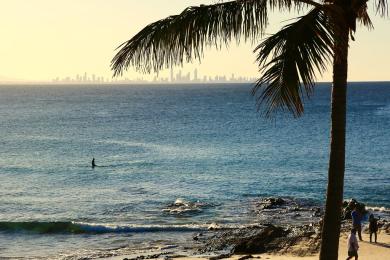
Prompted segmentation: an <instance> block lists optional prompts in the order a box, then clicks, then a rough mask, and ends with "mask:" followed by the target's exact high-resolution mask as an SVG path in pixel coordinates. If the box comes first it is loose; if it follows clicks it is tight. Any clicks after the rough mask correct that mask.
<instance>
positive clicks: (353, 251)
mask: <svg viewBox="0 0 390 260" xmlns="http://www.w3.org/2000/svg"><path fill="white" fill-rule="evenodd" d="M358 249H359V244H358V241H357V239H356V229H354V228H353V229H352V230H351V234H349V236H348V257H347V260H349V259H351V258H352V257H355V260H357V259H358Z"/></svg>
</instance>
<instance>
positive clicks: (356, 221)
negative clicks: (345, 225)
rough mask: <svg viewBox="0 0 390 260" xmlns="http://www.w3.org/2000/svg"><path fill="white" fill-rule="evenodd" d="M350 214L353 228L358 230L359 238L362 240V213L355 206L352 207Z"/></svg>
mask: <svg viewBox="0 0 390 260" xmlns="http://www.w3.org/2000/svg"><path fill="white" fill-rule="evenodd" d="M351 216H352V225H353V228H354V229H355V230H356V231H357V232H358V235H359V240H360V241H363V239H362V215H361V213H360V212H359V211H358V210H357V207H355V208H354V209H353V211H352V212H351Z"/></svg>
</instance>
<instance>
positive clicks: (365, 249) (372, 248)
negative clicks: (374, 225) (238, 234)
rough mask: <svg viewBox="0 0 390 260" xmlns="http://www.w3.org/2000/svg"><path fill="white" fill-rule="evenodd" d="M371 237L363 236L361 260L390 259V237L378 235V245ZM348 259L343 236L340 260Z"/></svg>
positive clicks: (281, 258)
mask: <svg viewBox="0 0 390 260" xmlns="http://www.w3.org/2000/svg"><path fill="white" fill-rule="evenodd" d="M368 241H370V238H369V235H368V234H363V241H362V242H360V243H359V246H360V248H359V259H369V260H379V259H381V260H385V259H390V235H387V234H378V243H376V244H375V243H370V242H368ZM241 257H242V256H233V257H232V259H235V260H236V259H239V258H241ZM254 257H261V258H260V259H271V260H295V259H307V260H314V259H318V255H314V256H307V257H298V256H291V255H269V254H261V255H254ZM346 258H347V234H345V233H344V234H343V235H342V237H341V238H340V248H339V259H346Z"/></svg>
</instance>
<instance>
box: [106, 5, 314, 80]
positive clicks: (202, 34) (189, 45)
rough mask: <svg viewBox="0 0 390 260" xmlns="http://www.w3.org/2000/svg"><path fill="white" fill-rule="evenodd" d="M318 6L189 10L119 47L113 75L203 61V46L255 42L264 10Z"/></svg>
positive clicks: (263, 24) (264, 19) (265, 17)
mask: <svg viewBox="0 0 390 260" xmlns="http://www.w3.org/2000/svg"><path fill="white" fill-rule="evenodd" d="M308 4H310V5H318V6H320V4H318V3H316V2H314V1H311V0H236V1H229V2H223V3H219V4H214V5H201V6H198V7H189V8H187V9H185V10H184V11H183V12H182V13H181V14H179V15H175V16H170V17H168V18H166V19H163V20H160V21H157V22H155V23H152V24H150V25H148V26H146V27H145V28H144V29H143V30H142V31H140V32H139V33H138V34H137V35H135V36H134V37H133V38H131V39H130V40H129V41H127V42H125V43H123V44H122V45H121V46H119V48H120V50H119V52H118V53H117V54H116V56H115V57H114V58H113V60H112V63H111V66H112V69H113V70H114V75H118V74H121V73H122V72H123V71H124V70H125V69H127V68H128V67H129V66H133V67H135V69H136V70H138V71H142V72H150V71H152V70H154V71H159V70H161V69H163V68H169V67H170V66H174V65H181V64H183V62H184V61H186V62H191V61H192V60H193V59H201V58H202V57H203V49H204V47H205V46H215V47H217V48H220V47H221V46H222V45H228V44H229V42H230V41H231V40H233V39H235V40H237V41H238V42H239V41H240V39H242V38H243V39H244V40H248V39H251V40H255V39H256V38H257V37H258V36H261V35H262V34H263V32H264V30H265V28H266V26H267V24H268V15H267V7H268V8H272V9H273V8H279V9H286V10H290V9H291V8H293V7H294V8H296V9H301V8H302V7H304V6H307V5H308Z"/></svg>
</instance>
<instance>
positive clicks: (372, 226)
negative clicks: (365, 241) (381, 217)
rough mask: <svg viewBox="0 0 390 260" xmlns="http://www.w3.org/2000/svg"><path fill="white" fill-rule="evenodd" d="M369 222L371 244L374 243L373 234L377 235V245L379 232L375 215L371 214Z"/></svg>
mask: <svg viewBox="0 0 390 260" xmlns="http://www.w3.org/2000/svg"><path fill="white" fill-rule="evenodd" d="M368 221H369V222H370V224H369V225H368V229H369V230H370V243H371V242H372V234H374V235H375V243H376V238H377V232H378V219H377V218H375V217H374V214H370V217H369V219H368Z"/></svg>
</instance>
